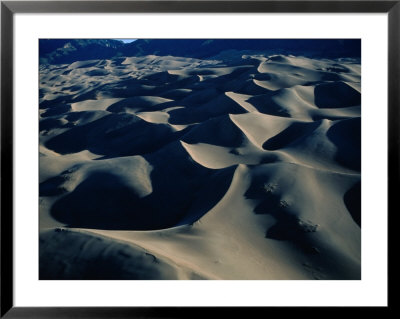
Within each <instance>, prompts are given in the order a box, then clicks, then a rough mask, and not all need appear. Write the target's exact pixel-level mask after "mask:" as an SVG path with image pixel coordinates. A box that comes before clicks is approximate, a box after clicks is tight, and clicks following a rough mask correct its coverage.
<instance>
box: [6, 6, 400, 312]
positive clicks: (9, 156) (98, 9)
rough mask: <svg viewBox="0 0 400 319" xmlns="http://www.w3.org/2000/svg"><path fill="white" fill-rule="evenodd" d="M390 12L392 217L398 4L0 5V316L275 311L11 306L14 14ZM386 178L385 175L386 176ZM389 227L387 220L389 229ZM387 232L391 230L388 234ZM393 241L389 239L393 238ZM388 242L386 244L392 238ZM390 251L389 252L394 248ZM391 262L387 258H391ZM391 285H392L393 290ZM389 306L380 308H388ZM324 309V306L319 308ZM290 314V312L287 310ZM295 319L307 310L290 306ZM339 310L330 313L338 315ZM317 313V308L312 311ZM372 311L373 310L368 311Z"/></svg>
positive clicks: (399, 96)
mask: <svg viewBox="0 0 400 319" xmlns="http://www.w3.org/2000/svg"><path fill="white" fill-rule="evenodd" d="M122 12H124V13H126V12H139V13H146V12H148V13H154V12H158V13H202V12H204V13H205V12H207V13H209V12H216V13H222V12H237V13H243V12H246V13H257V12H269V13H292V12H293V13H387V14H388V37H389V38H388V45H389V47H388V53H389V54H388V67H389V68H388V115H389V116H388V136H389V138H388V152H389V154H388V169H389V171H388V172H387V173H388V190H389V191H388V204H389V209H388V212H387V213H388V218H389V220H390V218H391V216H390V214H389V213H390V212H391V213H392V214H393V213H395V212H397V211H398V205H397V203H396V197H397V196H398V195H397V190H398V189H399V143H400V134H399V131H400V130H399V125H398V121H399V120H400V118H399V105H400V103H399V102H400V50H399V49H400V34H399V30H400V1H399V0H397V1H366V0H359V1H345V0H341V1H279V0H275V1H274V0H272V1H262V0H261V1H196V0H195V1H1V281H0V285H1V313H0V316H1V317H5V318H192V317H197V316H199V317H206V316H209V315H212V316H225V315H228V313H231V312H232V313H233V314H235V315H238V316H241V317H246V318H247V317H248V318H251V317H253V315H252V314H253V312H257V313H258V314H257V315H260V314H261V315H263V316H265V315H267V314H270V313H271V312H279V313H280V315H282V312H281V311H282V310H281V309H278V308H277V307H261V308H259V307H251V308H247V307H243V308H223V307H218V308H213V309H211V308H208V307H200V308H196V309H193V308H192V307H190V308H185V307H160V308H158V307H155V308H146V307H117V308H114V307H101V308H99V307H84V308H82V307H64V308H58V307H57V308H51V307H34V308H25V307H15V306H14V303H13V293H14V292H13V53H14V52H13V16H14V14H15V13H122ZM382 173H383V174H384V173H385V174H386V172H382ZM390 224H391V223H390V222H389V223H388V225H390ZM389 234H391V233H390V231H389ZM389 238H390V236H389ZM389 238H388V244H390V240H389ZM388 247H389V251H390V245H389V246H388ZM388 261H389V256H388ZM389 284H390V281H388V287H389ZM390 299H391V298H390V297H389V299H388V307H380V309H381V310H382V309H383V310H389V309H390V306H391V302H390ZM320 309H322V310H324V311H325V310H326V308H324V307H320V308H319V310H320ZM285 310H286V309H285ZM288 310H290V311H296V315H297V316H302V315H303V314H305V312H306V311H308V310H309V309H307V307H296V308H295V307H290V308H288ZM338 310H339V308H333V309H330V310H329V311H331V312H332V314H333V315H335V312H337V311H338ZM313 311H314V310H313ZM368 311H370V310H368Z"/></svg>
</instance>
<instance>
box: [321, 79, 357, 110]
mask: <svg viewBox="0 0 400 319" xmlns="http://www.w3.org/2000/svg"><path fill="white" fill-rule="evenodd" d="M314 97H315V98H314V102H315V105H316V106H318V107H320V108H343V107H349V106H356V105H360V104H361V94H360V92H358V91H357V90H355V89H353V88H352V87H351V86H349V85H347V84H346V83H344V82H332V83H323V84H319V85H317V86H316V87H315V89H314Z"/></svg>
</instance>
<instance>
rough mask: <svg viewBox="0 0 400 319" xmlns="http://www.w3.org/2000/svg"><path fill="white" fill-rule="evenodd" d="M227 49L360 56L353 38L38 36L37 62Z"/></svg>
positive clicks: (209, 53) (184, 54)
mask: <svg viewBox="0 0 400 319" xmlns="http://www.w3.org/2000/svg"><path fill="white" fill-rule="evenodd" d="M228 50H238V51H247V50H248V51H268V52H276V53H285V54H297V55H298V54H303V55H308V56H312V57H326V58H339V57H360V56H361V40H357V39H154V40H137V41H134V42H132V43H126V44H124V43H123V42H122V41H119V40H106V39H104V40H102V39H93V40H89V39H42V40H40V49H39V51H40V52H39V53H40V63H52V64H58V63H60V64H61V63H72V62H74V61H78V60H90V59H108V58H112V57H117V56H143V55H160V56H165V55H172V56H181V57H194V58H208V57H212V56H215V55H218V54H220V53H221V52H224V51H228Z"/></svg>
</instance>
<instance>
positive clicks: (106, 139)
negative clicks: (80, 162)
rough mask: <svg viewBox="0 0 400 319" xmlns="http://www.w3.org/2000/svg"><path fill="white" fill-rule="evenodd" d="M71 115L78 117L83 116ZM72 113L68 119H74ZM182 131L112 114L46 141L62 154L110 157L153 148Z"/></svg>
mask: <svg viewBox="0 0 400 319" xmlns="http://www.w3.org/2000/svg"><path fill="white" fill-rule="evenodd" d="M80 113H82V112H80ZM72 115H74V116H77V117H78V119H79V118H80V117H81V116H84V114H83V115H79V114H72ZM72 115H71V117H72ZM71 117H69V119H70V120H73V118H71ZM181 134H183V133H182V132H173V131H172V130H171V129H170V128H169V127H168V126H167V125H164V124H153V123H148V122H146V121H144V120H142V119H140V118H139V117H137V116H134V115H131V114H126V113H122V114H109V115H106V116H104V117H101V118H100V119H97V120H94V121H91V122H89V123H87V124H83V125H80V126H74V127H72V128H71V129H69V130H68V131H66V132H63V133H61V134H59V135H57V136H55V137H53V138H51V139H49V140H48V141H47V142H46V143H45V145H46V147H48V148H49V149H51V150H54V151H56V152H57V153H60V154H69V153H77V152H80V151H83V150H89V151H91V152H92V153H94V154H99V155H105V156H108V157H115V156H129V155H138V154H146V153H150V152H154V151H156V150H157V149H159V148H160V147H162V146H164V145H166V144H168V143H170V142H172V141H174V140H176V139H177V138H179V136H181Z"/></svg>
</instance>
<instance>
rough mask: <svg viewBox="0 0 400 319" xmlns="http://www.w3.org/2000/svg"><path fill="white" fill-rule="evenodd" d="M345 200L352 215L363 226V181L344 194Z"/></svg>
mask: <svg viewBox="0 0 400 319" xmlns="http://www.w3.org/2000/svg"><path fill="white" fill-rule="evenodd" d="M343 201H344V203H345V205H346V207H347V209H348V211H349V213H350V215H351V217H352V218H353V219H354V221H355V222H356V223H357V225H358V226H360V227H361V181H359V182H358V183H356V184H355V185H354V186H353V187H352V188H350V189H349V190H348V191H347V192H346V193H345V194H344V196H343Z"/></svg>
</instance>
